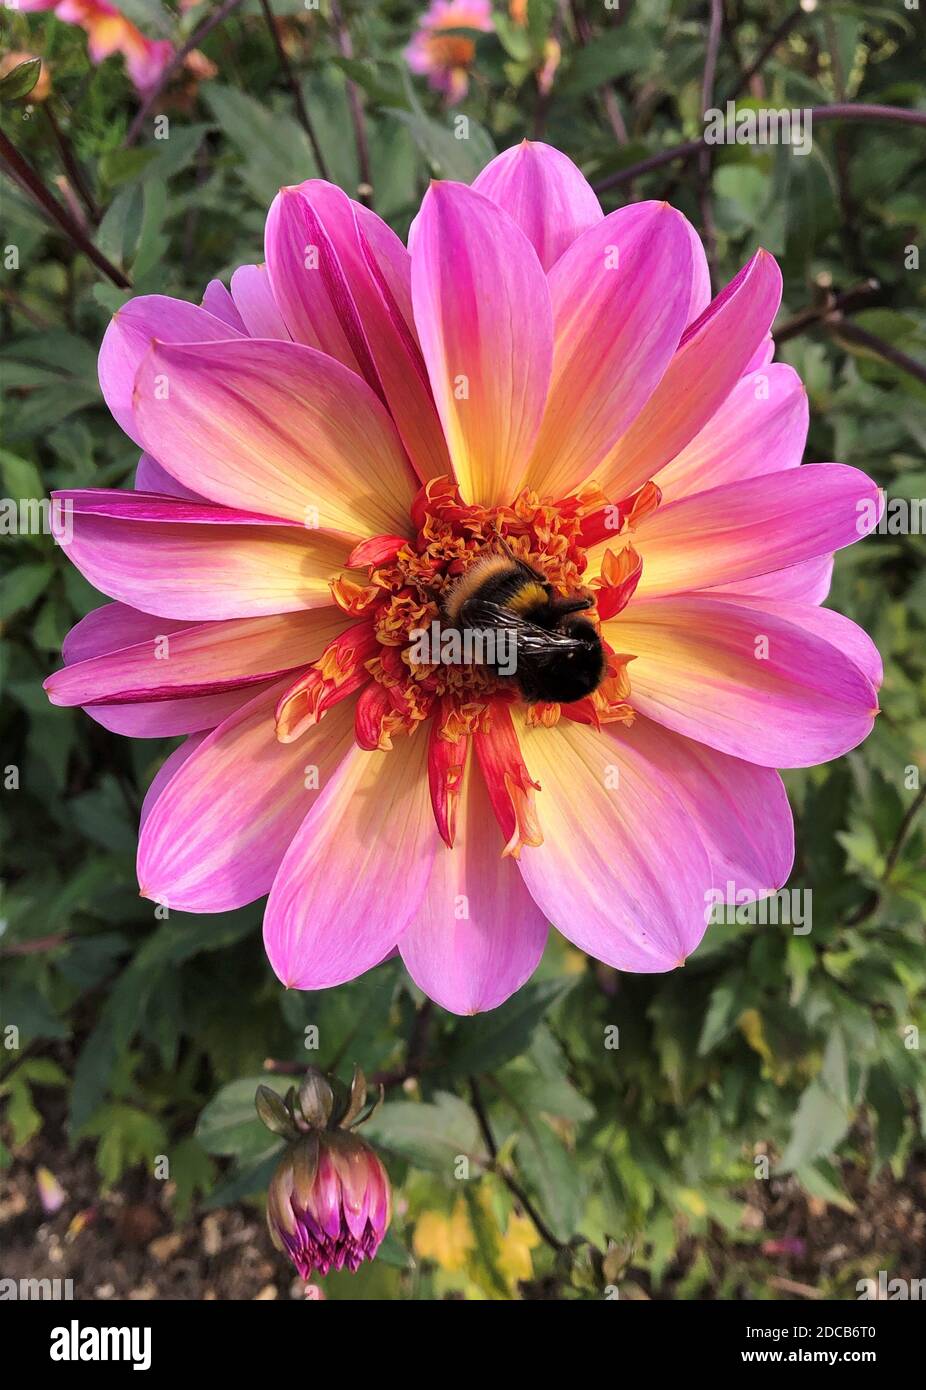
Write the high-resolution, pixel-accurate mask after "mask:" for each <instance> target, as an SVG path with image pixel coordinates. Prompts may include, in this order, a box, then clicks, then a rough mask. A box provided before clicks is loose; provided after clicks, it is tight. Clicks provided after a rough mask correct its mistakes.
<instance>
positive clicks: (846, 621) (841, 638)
mask: <svg viewBox="0 0 926 1390" xmlns="http://www.w3.org/2000/svg"><path fill="white" fill-rule="evenodd" d="M715 592H717V591H711V592H710V593H707V592H706V593H705V597H707V598H710V597H713V596H714V594H715ZM724 597H725V598H726V600H727V602H728V603H740V604H742V605H743V607H745V608H750V609H752V610H753V611H754V612H764V613H771V614H774V615H775V616H776V617H779V618H783V619H785V621H786V622H789V623H793V624H794V626H795V627H799V628H802V629H803V630H804V631H805V632H810V633H813V634H815V635H816V636H817V637H821V638H822V639H823V640H824V641H825V642H828V643H829V644H830V646H832V647H836V648H837V649H838V650H839V651H840V652H842V653H843V655H844V656H847V657H848V658H849V660H850V661H852V662H854V663H855V665H856V666H857V667H858V669H859V670H860V671H861V672H862V674H863V675H864V676H865V677H866V678H867V679H868V680H869V681H870V682H871V684H872V685H873V686H874V688H875V689H876V690H877V689H879V688H880V686H881V684H882V683H883V681H884V665H883V662H882V661H881V654H880V652H879V651H878V649H877V647H876V646H875V644H874V642H872V640H871V638H870V637H869V636H868V633H867V632H866V631H865V630H864V628H861V627H859V625H858V624H857V623H854V622H853V621H852V619H851V618H847V617H846V616H845V614H844V613H837V612H836V611H835V610H834V609H832V608H820V607H819V606H818V605H816V604H814V603H812V602H811V601H809V600H804V601H802V602H801V601H797V602H794V601H791V602H789V601H787V600H784V599H782V600H779V599H778V598H771V599H766V600H762V599H759V598H757V597H756V596H755V595H752V594H736V595H734V594H732V593H729V592H728V593H726V594H725V595H724Z"/></svg>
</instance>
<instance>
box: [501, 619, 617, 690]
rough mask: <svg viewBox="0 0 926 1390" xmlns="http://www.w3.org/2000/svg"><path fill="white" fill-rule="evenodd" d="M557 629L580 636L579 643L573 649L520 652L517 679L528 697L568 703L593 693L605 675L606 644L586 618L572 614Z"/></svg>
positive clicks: (571, 635)
mask: <svg viewBox="0 0 926 1390" xmlns="http://www.w3.org/2000/svg"><path fill="white" fill-rule="evenodd" d="M557 631H558V632H561V633H563V634H564V635H565V636H568V637H575V638H578V639H579V645H578V646H577V647H576V648H575V649H574V650H572V651H569V652H560V651H554V652H551V653H550V654H549V655H545V656H540V657H538V656H537V655H535V654H534V653H525V652H523V651H521V652H519V654H518V674H517V682H518V686H519V687H520V690H521V694H522V695H523V696H524V698H525V700H530V701H532V700H547V701H550V702H551V703H556V704H563V705H568V704H571V703H572V702H573V701H574V700H583V699H584V698H585V697H586V696H587V695H591V694H592V693H593V691H595V690H597V689H598V687H599V685H600V684H601V682H602V680H603V679H604V674H605V659H604V648H603V647H602V645H601V638H600V637H599V636H598V633H597V632H596V631H595V629H594V628H593V627H592V624H591V623H590V622H588V620H587V619H585V618H571V619H567V620H566V621H565V622H563V623H561V624H560V625H559V626H558V627H557Z"/></svg>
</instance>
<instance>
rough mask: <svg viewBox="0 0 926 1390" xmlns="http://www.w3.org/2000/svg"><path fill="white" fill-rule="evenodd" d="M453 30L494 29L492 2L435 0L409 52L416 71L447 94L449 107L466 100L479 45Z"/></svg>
mask: <svg viewBox="0 0 926 1390" xmlns="http://www.w3.org/2000/svg"><path fill="white" fill-rule="evenodd" d="M453 29H478V30H479V31H480V32H481V33H483V34H490V33H491V32H492V29H493V24H492V5H491V3H490V0H432V3H431V5H430V6H429V8H428V9H427V10H426V11H425V13H424V14H423V15H422V16H421V22H420V27H419V28H418V30H417V31H416V33H415V34H414V36H413V37H412V41H411V43H410V44H409V45H408V47H407V48H406V50H405V58H406V61H407V63H408V66H409V67H410V68H411V70H412V72H416V73H420V74H421V75H422V76H425V77H427V79H428V85H429V86H430V87H433V88H434V90H435V91H437V92H443V93H444V95H445V96H446V98H447V104H448V105H449V106H453V105H455V103H456V102H458V101H462V100H463V98H464V97H465V96H466V93H467V92H468V91H469V74H470V69H471V68H472V66H473V61H474V59H475V57H476V45H475V44H474V43H473V40H472V39H470V38H468V37H467V36H466V35H465V34H454V33H447V32H446V31H447V30H453Z"/></svg>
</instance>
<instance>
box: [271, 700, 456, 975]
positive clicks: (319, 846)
mask: <svg viewBox="0 0 926 1390" xmlns="http://www.w3.org/2000/svg"><path fill="white" fill-rule="evenodd" d="M350 704H351V702H350V701H346V700H345V701H344V702H343V703H342V704H341V705H338V706H336V707H335V709H334V710H332V711H331V713H330V714H328V715H326V716H325V718H324V720H323V721H322V723H321V725H320V726H319V727H320V728H321V729H322V731H323V732H324V729H325V726H326V725H327V723H328V720H329V719H331V718H333V717H334V716H335V715H336V714H338V713H339V712H340V711H341V710H342V709H348V710H349V706H350ZM349 713H350V714H352V713H353V711H352V710H349ZM437 844H438V838H437V830H436V829H435V826H434V820H433V817H432V815H431V806H430V801H429V797H428V778H427V739H426V738H424V737H423V736H422V735H421V734H420V733H419V734H418V736H417V737H416V736H412V737H410V738H399V739H397V740H396V744H395V747H394V748H393V749H392V750H391V752H388V753H380V752H373V753H368V752H363V751H362V750H361V749H359V748H357V746H356V745H354V746H353V747H352V748H351V750H350V751H349V752H348V753H347V754H346V756H344V757H343V759H342V761H341V763H340V765H339V766H338V768H337V770H336V771H335V772H334V773H333V774H332V775H331V776H330V777H328V778H326V781H325V784H324V790H323V791H322V793H321V795H320V796H319V798H318V801H317V802H316V804H315V806H314V807H313V808H312V810H311V811H310V812H309V814H308V815H307V816H306V818H305V820H304V821H303V822H302V825H301V826H300V827H299V830H298V831H297V833H296V835H295V838H294V839H293V842H292V844H291V845H290V848H289V850H288V851H287V853H286V857H285V858H284V860H283V863H282V864H281V865H280V870H279V873H278V874H277V877H276V879H275V881H274V884H273V889H272V891H271V893H270V898H269V901H268V903H267V911H266V913H265V915H264V945H265V946H266V948H267V955H268V956H269V957H270V964H271V965H272V966H273V968H274V970H275V971H276V973H277V975H278V976H279V978H280V979H281V980H282V981H283V983H284V984H285V985H287V986H288V987H289V988H292V989H327V988H328V987H329V986H330V985H338V984H342V983H343V982H344V981H345V980H352V979H353V978H354V977H355V976H356V975H360V974H362V973H363V971H365V970H369V969H371V968H372V967H373V966H374V965H378V964H379V962H380V961H381V960H382V959H383V957H384V956H385V955H386V954H387V953H388V952H389V951H390V950H391V949H392V947H393V946H394V945H395V943H396V941H398V939H399V938H400V937H401V935H402V933H403V932H404V931H405V928H406V927H407V926H408V924H409V922H410V921H411V920H412V919H413V917H414V916H415V913H416V912H417V910H418V907H419V904H420V902H421V898H422V895H423V893H424V891H425V887H426V885H427V882H428V878H429V875H430V873H431V865H432V862H433V860H434V851H435V848H436V846H437Z"/></svg>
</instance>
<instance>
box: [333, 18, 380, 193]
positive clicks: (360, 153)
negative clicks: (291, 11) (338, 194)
mask: <svg viewBox="0 0 926 1390" xmlns="http://www.w3.org/2000/svg"><path fill="white" fill-rule="evenodd" d="M331 17H332V19H333V20H334V23H335V29H336V31H337V38H338V48H339V49H340V50H341V57H342V58H347V59H350V58H353V56H354V41H353V39H352V38H351V36H350V30H349V29H348V27H347V24H346V23H345V21H344V15H343V14H342V12H341V6H340V4H339V3H338V0H331ZM345 88H346V91H347V104H348V106H349V107H350V118H351V122H352V124H353V127H354V142H355V144H356V146H357V167H358V169H359V171H360V186H359V188H358V189H357V197H358V198H359V199H360V201H361V203H363V204H364V206H365V207H368V208H372V206H373V167H372V165H371V163H370V147H369V144H368V143H367V128H366V122H365V120H364V116H363V102H362V101H361V99H360V93H359V91H358V90H357V84H356V82H353V81H352V80H351V79H350V78H349V77H348V78H346V79H345Z"/></svg>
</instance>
